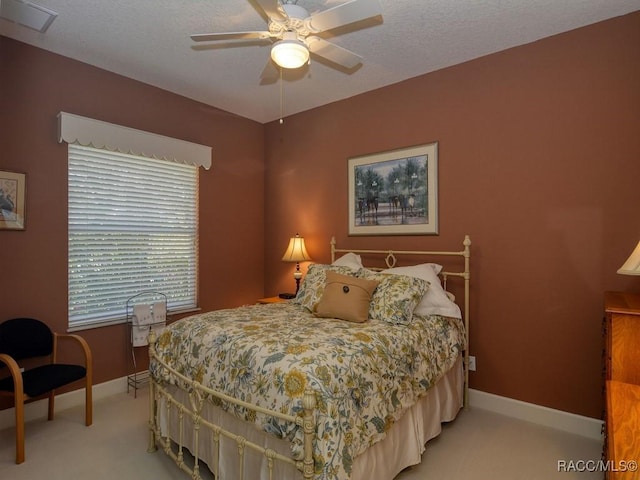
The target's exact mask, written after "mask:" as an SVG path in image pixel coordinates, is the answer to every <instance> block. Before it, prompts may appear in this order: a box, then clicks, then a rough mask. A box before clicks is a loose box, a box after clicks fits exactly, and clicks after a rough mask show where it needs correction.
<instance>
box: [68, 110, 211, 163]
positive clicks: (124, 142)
mask: <svg viewBox="0 0 640 480" xmlns="http://www.w3.org/2000/svg"><path fill="white" fill-rule="evenodd" d="M63 141H64V142H67V143H78V144H80V145H84V146H93V147H94V148H104V149H106V150H110V151H112V152H113V151H118V152H121V153H129V154H133V155H141V156H143V157H148V158H158V159H163V160H169V161H173V162H178V163H185V164H191V165H196V166H201V167H204V168H205V169H207V170H208V169H209V168H211V147H208V146H205V145H200V144H197V143H192V142H187V141H185V140H178V139H175V138H171V137H165V136H164V135H158V134H155V133H149V132H145V131H142V130H136V129H135V128H129V127H122V126H120V125H114V124H112V123H108V122H102V121H100V120H94V119H92V118H87V117H81V116H80V115H74V114H72V113H66V112H60V113H59V114H58V142H60V143H62V142H63Z"/></svg>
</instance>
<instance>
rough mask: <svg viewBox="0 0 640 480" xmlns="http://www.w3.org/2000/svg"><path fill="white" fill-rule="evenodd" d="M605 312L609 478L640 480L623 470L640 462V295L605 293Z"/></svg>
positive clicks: (638, 475)
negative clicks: (628, 465)
mask: <svg viewBox="0 0 640 480" xmlns="http://www.w3.org/2000/svg"><path fill="white" fill-rule="evenodd" d="M604 309H605V328H604V334H605V380H606V383H605V391H606V397H605V426H606V429H605V434H606V436H605V454H606V459H607V460H608V461H609V462H611V464H610V465H609V470H608V472H607V477H606V478H607V479H608V480H617V479H621V480H622V479H625V480H627V479H628V480H637V479H640V472H637V471H631V470H629V471H624V467H625V466H626V465H627V462H631V461H633V462H635V461H637V460H638V459H640V428H639V425H640V348H638V345H640V295H634V294H631V293H622V292H606V293H605V295H604ZM635 465H636V464H634V466H635Z"/></svg>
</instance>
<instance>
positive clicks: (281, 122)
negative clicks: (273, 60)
mask: <svg viewBox="0 0 640 480" xmlns="http://www.w3.org/2000/svg"><path fill="white" fill-rule="evenodd" d="M282 96H283V92H282V67H280V125H282V124H283V123H284V120H283V119H282V115H283V110H284V108H283V99H282Z"/></svg>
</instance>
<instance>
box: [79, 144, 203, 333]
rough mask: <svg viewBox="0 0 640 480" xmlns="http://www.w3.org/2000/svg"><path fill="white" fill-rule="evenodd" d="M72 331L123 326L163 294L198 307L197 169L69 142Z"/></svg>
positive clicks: (173, 302) (175, 303) (174, 305)
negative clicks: (135, 309)
mask: <svg viewBox="0 0 640 480" xmlns="http://www.w3.org/2000/svg"><path fill="white" fill-rule="evenodd" d="M68 213H69V217H68V218H69V220H68V222H69V233H68V236H69V328H70V329H71V330H73V329H79V328H86V327H89V326H98V325H104V324H109V323H116V322H118V321H123V320H124V317H125V314H126V312H125V306H126V301H127V299H128V298H129V297H131V296H132V295H135V294H136V293H139V292H141V291H144V290H155V291H160V292H163V293H164V294H166V295H167V297H168V308H169V310H182V309H190V308H195V307H196V305H197V298H196V295H197V272H198V268H197V267H198V166H197V165H185V164H182V163H177V162H173V161H167V160H158V159H154V158H147V157H143V156H137V155H129V154H123V153H118V152H112V151H109V150H105V149H97V148H92V147H85V146H82V145H77V144H72V143H69V212H68Z"/></svg>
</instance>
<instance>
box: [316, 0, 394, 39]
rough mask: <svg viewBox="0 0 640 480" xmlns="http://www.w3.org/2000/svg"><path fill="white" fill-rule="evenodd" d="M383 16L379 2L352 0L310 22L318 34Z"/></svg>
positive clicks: (324, 12) (320, 13)
mask: <svg viewBox="0 0 640 480" xmlns="http://www.w3.org/2000/svg"><path fill="white" fill-rule="evenodd" d="M381 14H382V7H380V3H379V2H378V0H351V1H349V2H347V3H343V4H342V5H337V6H335V7H332V8H329V9H328V10H324V11H322V12H318V13H316V14H314V15H311V17H310V18H309V22H310V26H311V29H312V31H313V32H315V33H318V32H324V31H325V30H331V29H332V28H336V27H341V26H342V25H348V24H350V23H354V22H358V21H360V20H364V19H366V18H371V17H375V16H377V15H381Z"/></svg>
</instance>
